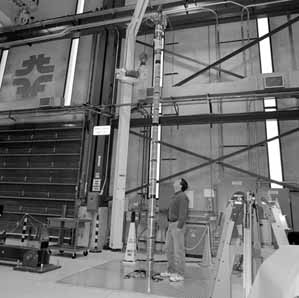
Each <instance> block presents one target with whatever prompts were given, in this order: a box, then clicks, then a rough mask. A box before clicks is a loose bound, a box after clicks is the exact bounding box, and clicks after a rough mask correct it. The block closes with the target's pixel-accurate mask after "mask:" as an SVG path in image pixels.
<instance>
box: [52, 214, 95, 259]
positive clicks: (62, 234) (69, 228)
mask: <svg viewBox="0 0 299 298" xmlns="http://www.w3.org/2000/svg"><path fill="white" fill-rule="evenodd" d="M90 223H91V220H90V219H80V218H67V217H52V218H48V228H49V229H51V230H53V229H56V230H57V231H58V233H57V232H56V233H57V234H58V242H57V244H55V245H50V246H49V249H50V250H51V251H54V250H55V251H59V252H60V253H61V254H63V253H65V252H66V253H71V254H72V258H73V259H75V258H76V257H77V253H82V254H83V255H84V256H87V255H88V250H89V232H90ZM82 232H83V233H88V237H87V238H88V240H87V241H86V243H85V244H82V243H79V236H80V233H82Z"/></svg>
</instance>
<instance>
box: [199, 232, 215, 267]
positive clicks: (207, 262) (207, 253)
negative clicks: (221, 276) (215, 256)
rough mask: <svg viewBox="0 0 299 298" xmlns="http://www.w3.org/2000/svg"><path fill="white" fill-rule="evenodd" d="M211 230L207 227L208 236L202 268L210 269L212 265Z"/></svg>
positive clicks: (206, 236) (206, 237)
mask: <svg viewBox="0 0 299 298" xmlns="http://www.w3.org/2000/svg"><path fill="white" fill-rule="evenodd" d="M210 241H211V239H210V229H209V228H208V227H207V229H206V235H205V245H204V249H203V256H202V262H201V265H202V266H206V267H209V266H211V265H212V254H211V244H210Z"/></svg>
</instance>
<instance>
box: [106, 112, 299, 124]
mask: <svg viewBox="0 0 299 298" xmlns="http://www.w3.org/2000/svg"><path fill="white" fill-rule="evenodd" d="M268 119H276V120H280V121H287V120H298V119H299V110H291V111H289V110H288V111H273V112H250V113H232V114H195V115H186V116H176V115H171V116H167V115H164V116H161V117H160V124H161V125H162V126H174V125H203V124H211V123H244V122H257V121H265V120H268ZM117 121H118V119H114V120H113V121H112V126H113V128H117ZM146 125H151V119H150V118H135V119H131V122H130V127H131V128H136V127H144V126H146Z"/></svg>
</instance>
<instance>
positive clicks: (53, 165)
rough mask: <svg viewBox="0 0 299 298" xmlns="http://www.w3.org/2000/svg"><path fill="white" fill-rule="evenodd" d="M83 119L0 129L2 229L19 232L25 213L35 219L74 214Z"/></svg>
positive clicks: (17, 125) (0, 225)
mask: <svg viewBox="0 0 299 298" xmlns="http://www.w3.org/2000/svg"><path fill="white" fill-rule="evenodd" d="M83 133H84V130H83V121H76V122H70V121H59V122H55V123H53V122H51V123H45V122H43V123H26V124H14V125H11V126H2V127H0V205H3V206H4V212H3V216H2V217H1V221H0V230H1V229H4V230H6V231H7V232H8V234H9V233H11V234H15V233H16V234H19V233H21V230H22V226H21V224H20V223H21V221H22V218H23V216H24V214H26V213H29V214H30V215H31V216H32V217H34V219H35V220H36V221H39V222H41V223H46V222H47V218H49V217H57V216H61V215H62V212H63V210H64V211H66V214H64V215H65V216H67V217H73V216H74V215H75V201H76V199H78V191H79V177H80V165H81V156H82V146H83V145H82V144H83Z"/></svg>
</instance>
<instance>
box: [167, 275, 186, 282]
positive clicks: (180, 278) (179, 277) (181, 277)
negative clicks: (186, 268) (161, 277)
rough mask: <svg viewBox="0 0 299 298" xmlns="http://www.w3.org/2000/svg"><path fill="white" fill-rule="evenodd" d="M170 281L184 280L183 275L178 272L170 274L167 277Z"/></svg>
mask: <svg viewBox="0 0 299 298" xmlns="http://www.w3.org/2000/svg"><path fill="white" fill-rule="evenodd" d="M169 280H170V281H183V280H184V276H182V275H180V274H171V276H170V277H169Z"/></svg>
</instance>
